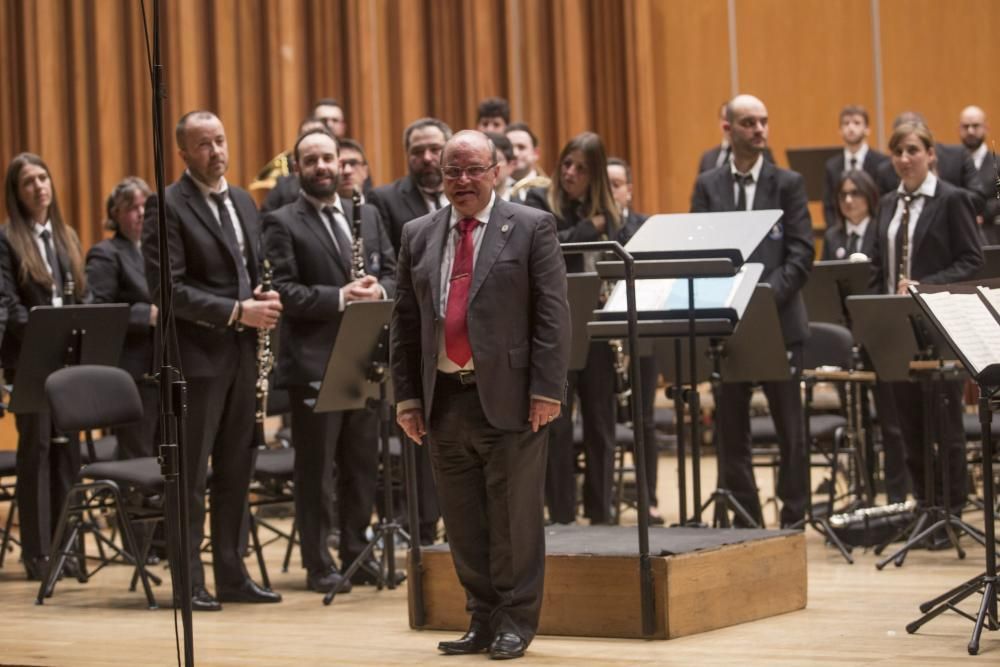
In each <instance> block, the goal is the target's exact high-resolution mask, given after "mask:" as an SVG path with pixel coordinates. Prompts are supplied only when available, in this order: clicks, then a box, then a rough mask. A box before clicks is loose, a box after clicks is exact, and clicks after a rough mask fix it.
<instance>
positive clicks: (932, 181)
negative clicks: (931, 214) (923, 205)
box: [896, 171, 938, 197]
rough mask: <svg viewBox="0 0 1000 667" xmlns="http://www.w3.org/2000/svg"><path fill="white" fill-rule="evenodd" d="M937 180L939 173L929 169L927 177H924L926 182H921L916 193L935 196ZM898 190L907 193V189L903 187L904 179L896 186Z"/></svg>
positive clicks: (900, 192) (902, 193)
mask: <svg viewBox="0 0 1000 667" xmlns="http://www.w3.org/2000/svg"><path fill="white" fill-rule="evenodd" d="M937 182H938V178H937V175H936V174H935V173H934V172H933V171H928V172H927V178H925V179H924V182H923V183H921V184H920V187H919V188H917V191H916V192H915V193H914V194H921V195H923V196H924V197H933V196H934V191H935V190H937ZM896 192H898V193H899V194H901V195H904V194H906V189H905V188H903V183H902V181H900V183H899V187H898V188H896Z"/></svg>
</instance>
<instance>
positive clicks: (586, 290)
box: [566, 273, 601, 371]
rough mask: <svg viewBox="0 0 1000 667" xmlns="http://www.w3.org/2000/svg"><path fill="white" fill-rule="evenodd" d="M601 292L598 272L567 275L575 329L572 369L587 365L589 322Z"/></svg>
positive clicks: (572, 323)
mask: <svg viewBox="0 0 1000 667" xmlns="http://www.w3.org/2000/svg"><path fill="white" fill-rule="evenodd" d="M600 293H601V279H600V277H598V275H597V274H596V273H571V274H569V275H567V276H566V294H567V298H568V299H569V319H570V327H571V328H572V330H573V335H572V339H571V342H570V351H569V370H571V371H578V370H580V369H581V368H583V367H584V366H586V365H587V352H588V351H589V348H590V336H589V335H588V334H587V322H589V321H590V318H591V315H592V314H593V312H594V304H595V303H597V297H598V296H599V295H600Z"/></svg>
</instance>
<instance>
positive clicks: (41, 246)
mask: <svg viewBox="0 0 1000 667" xmlns="http://www.w3.org/2000/svg"><path fill="white" fill-rule="evenodd" d="M46 229H47V230H48V231H49V242H50V243H52V251H53V252H54V253H55V255H56V258H57V260H58V257H59V251H58V250H57V249H56V237H55V234H54V233H53V232H52V221H51V220H46V221H45V224H44V225H40V224H38V223H37V222H36V223H34V232H35V247H36V248H38V254H39V255H41V256H42V263H44V264H45V268H46V269H48V270H49V275H50V276H51V275H54V274H53V273H52V266H51V265H50V264H49V257H48V255H47V254H46V250H45V241H43V240H42V232H43V231H45V230H46ZM66 270H67V271H68V270H69V269H66ZM62 294H63V286H62V285H56V283H55V280H53V281H52V305H53V306H61V305H63V297H62Z"/></svg>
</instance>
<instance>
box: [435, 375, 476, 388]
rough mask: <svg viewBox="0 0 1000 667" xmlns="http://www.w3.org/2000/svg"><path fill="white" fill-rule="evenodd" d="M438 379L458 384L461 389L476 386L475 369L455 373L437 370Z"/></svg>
mask: <svg viewBox="0 0 1000 667" xmlns="http://www.w3.org/2000/svg"><path fill="white" fill-rule="evenodd" d="M438 380H442V381H444V382H445V383H447V384H452V385H458V386H460V387H462V388H463V389H471V388H472V387H475V386H476V371H459V372H457V373H442V372H441V371H438Z"/></svg>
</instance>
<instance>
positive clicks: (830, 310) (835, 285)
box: [802, 259, 872, 327]
mask: <svg viewBox="0 0 1000 667" xmlns="http://www.w3.org/2000/svg"><path fill="white" fill-rule="evenodd" d="M871 271H872V265H871V262H870V261H867V262H855V261H851V260H847V259H835V260H829V261H825V262H816V263H815V264H813V268H812V272H810V274H809V280H808V281H807V282H806V284H805V286H803V288H802V298H803V299H804V300H805V302H806V312H808V313H809V321H810V322H832V323H833V324H839V325H841V326H845V327H850V326H851V324H850V321H851V320H850V317H849V314H848V312H847V308H846V306H845V305H844V300H845V299H847V297H849V296H851V295H854V294H865V293H866V292H867V291H868V281H869V279H870V277H871Z"/></svg>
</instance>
